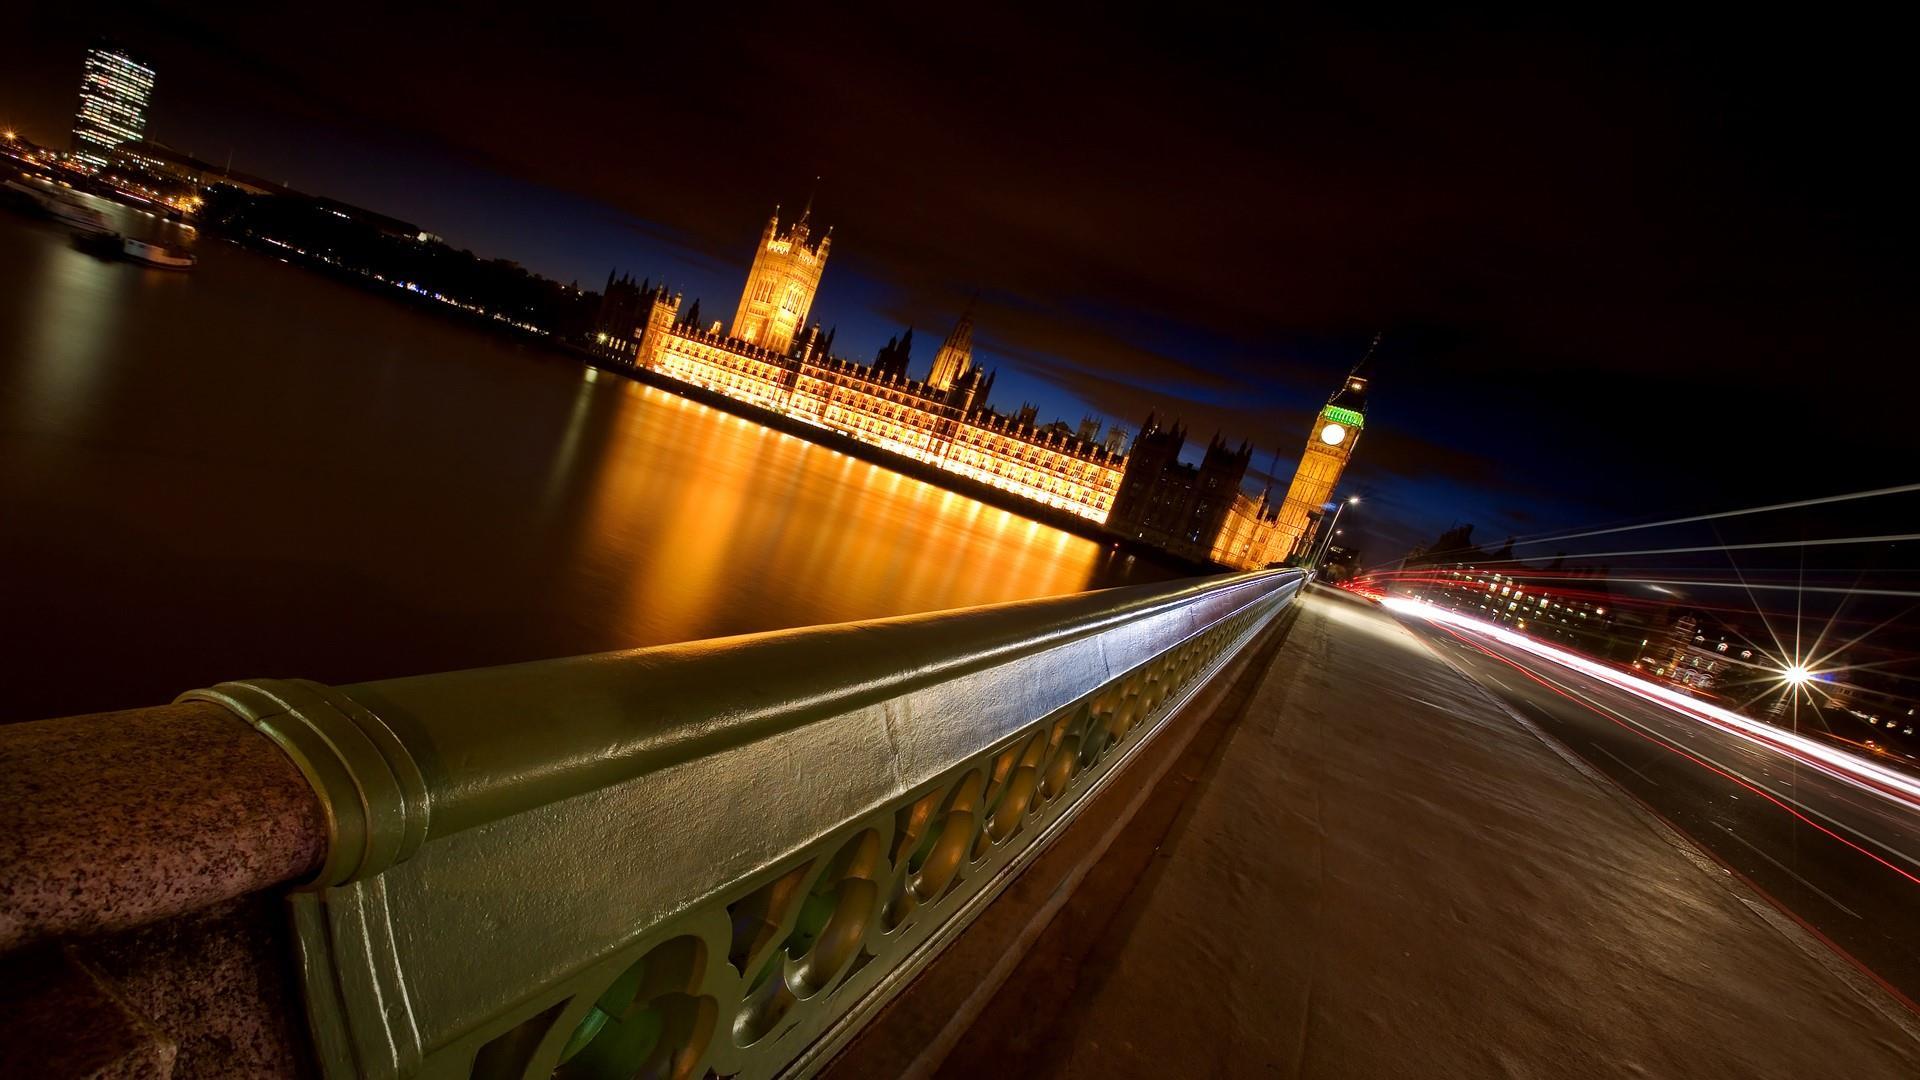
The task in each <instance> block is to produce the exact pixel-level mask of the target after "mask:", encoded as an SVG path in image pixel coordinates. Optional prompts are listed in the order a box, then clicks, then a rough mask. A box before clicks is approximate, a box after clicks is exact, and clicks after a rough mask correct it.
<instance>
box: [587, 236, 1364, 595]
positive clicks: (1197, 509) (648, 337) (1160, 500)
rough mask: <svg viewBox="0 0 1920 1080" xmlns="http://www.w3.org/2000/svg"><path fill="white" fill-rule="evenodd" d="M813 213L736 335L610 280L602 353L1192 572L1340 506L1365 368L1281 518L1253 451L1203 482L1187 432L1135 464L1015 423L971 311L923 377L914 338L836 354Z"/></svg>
mask: <svg viewBox="0 0 1920 1080" xmlns="http://www.w3.org/2000/svg"><path fill="white" fill-rule="evenodd" d="M810 211H811V208H810V207H809V210H808V211H803V212H802V213H801V214H800V216H799V217H798V218H796V219H794V220H793V221H791V222H788V223H786V224H782V223H781V221H780V211H779V209H778V208H777V207H776V208H775V209H774V212H773V215H772V216H771V217H770V218H769V219H768V221H767V224H766V227H765V228H764V229H762V230H761V233H760V242H759V245H758V246H757V247H756V248H755V250H754V256H753V263H752V267H751V268H750V269H749V271H748V273H747V283H746V288H745V289H744V290H743V291H742V292H741V294H740V303H739V305H738V306H737V307H736V309H735V311H734V316H733V322H732V323H731V325H730V326H728V327H727V328H726V329H725V330H724V331H723V330H722V328H721V325H720V323H719V321H718V320H715V321H713V322H711V323H709V324H706V325H702V324H701V320H700V316H699V309H700V305H699V302H698V301H695V302H694V303H693V305H692V306H691V308H689V309H687V310H682V300H683V297H682V296H681V294H679V293H675V292H672V291H670V290H669V289H667V287H665V286H657V287H656V286H652V285H645V286H641V287H635V286H634V285H633V283H632V282H631V280H630V279H626V278H620V279H615V278H612V277H609V279H608V283H607V286H608V287H607V291H606V293H605V294H603V301H602V314H601V319H600V325H601V332H600V333H599V334H597V335H596V337H597V340H598V342H599V344H600V346H601V348H602V349H603V350H604V351H605V352H607V353H608V354H609V355H612V356H617V357H620V358H622V359H623V360H626V361H628V362H630V363H632V364H633V365H635V366H636V367H639V368H643V369H645V370H647V371H650V372H653V373H656V374H658V375H662V376H666V377H668V378H670V379H672V380H674V381H676V382H680V383H684V384H689V385H692V386H697V387H701V388H703V389H705V390H707V391H709V392H712V393H716V394H720V395H723V396H725V397H728V398H732V399H734V400H736V401H740V402H743V403H746V404H748V405H752V406H755V407H758V408H760V409H764V410H766V411H769V412H772V413H777V414H779V415H780V416H784V417H787V418H789V419H792V420H797V421H800V422H802V423H805V424H808V425H811V426H813V427H816V428H820V429H822V430H824V431H828V432H836V433H839V434H841V435H844V436H847V437H849V438H852V439H857V440H859V441H861V442H863V443H867V444H869V445H871V446H875V447H879V448H881V449H883V450H886V451H889V452H891V453H894V454H898V455H901V456H903V457H906V458H910V459H912V460H914V461H918V462H922V463H924V464H926V465H930V466H932V467H934V468H937V469H941V470H944V471H946V472H949V473H953V474H955V475H958V476H961V477H965V478H966V479H969V480H972V481H975V482H977V483H980V484H983V485H986V486H988V487H991V488H995V489H998V490H1001V491H1005V492H1009V493H1011V494H1014V495H1017V496H1019V497H1022V498H1024V499H1027V500H1031V501H1032V502H1035V503H1038V504H1040V505H1043V506H1047V507H1052V508H1054V509H1055V510H1059V511H1064V512H1066V513H1070V514H1073V515H1075V516H1077V517H1079V518H1082V519H1085V520H1086V521H1089V522H1094V523H1101V524H1105V525H1106V526H1107V527H1108V529H1109V530H1110V531H1111V532H1113V533H1115V534H1117V535H1119V536H1123V537H1126V538H1127V539H1130V540H1133V541H1135V542H1138V543H1144V544H1147V545H1149V546H1152V547H1156V548H1159V549H1162V550H1165V551H1168V552H1170V553H1172V554H1174V555H1178V556H1180V557H1182V558H1186V559H1190V560H1193V561H1195V562H1209V561H1210V562H1217V563H1220V564H1223V565H1227V566H1233V567H1239V568H1252V567H1258V566H1265V565H1267V564H1269V563H1272V562H1281V561H1285V560H1286V559H1287V558H1288V557H1289V556H1290V555H1293V554H1295V553H1296V552H1298V551H1300V550H1302V549H1303V547H1304V546H1305V544H1306V541H1307V539H1308V537H1309V535H1310V534H1309V530H1310V528H1311V527H1312V524H1313V522H1314V521H1315V520H1317V514H1316V513H1315V512H1316V511H1317V510H1318V505H1319V504H1318V502H1315V501H1314V500H1316V499H1318V500H1319V501H1324V500H1325V498H1326V496H1327V495H1328V494H1329V493H1330V492H1331V490H1332V486H1333V482H1334V480H1337V479H1338V476H1339V470H1340V468H1341V467H1343V466H1344V465H1345V462H1346V458H1347V456H1348V455H1350V454H1351V453H1352V450H1353V438H1354V437H1357V436H1358V434H1359V428H1360V422H1359V420H1358V419H1357V417H1358V416H1359V411H1360V410H1362V409H1364V407H1365V405H1364V395H1365V388H1366V380H1365V377H1364V376H1363V375H1362V374H1361V372H1360V371H1359V370H1357V369H1356V371H1355V372H1354V374H1353V375H1352V376H1350V377H1349V381H1348V385H1347V386H1346V387H1345V388H1343V389H1342V390H1341V392H1340V393H1339V394H1337V395H1335V400H1336V402H1344V404H1341V405H1340V407H1339V408H1338V409H1336V407H1335V405H1334V404H1331V403H1330V404H1329V406H1328V408H1327V409H1326V410H1323V411H1322V417H1323V421H1324V420H1325V418H1326V417H1328V416H1336V415H1337V416H1338V417H1340V418H1341V423H1342V425H1344V426H1342V427H1341V431H1342V432H1343V433H1346V432H1350V433H1351V434H1343V438H1342V440H1341V441H1339V442H1330V441H1329V440H1328V439H1327V438H1326V437H1325V435H1324V430H1325V429H1324V424H1323V425H1317V426H1316V438H1318V439H1319V440H1320V445H1319V446H1316V445H1315V440H1314V439H1309V441H1308V454H1307V459H1306V460H1305V461H1303V462H1302V465H1301V475H1300V476H1296V477H1295V479H1294V483H1293V487H1292V488H1291V489H1290V490H1289V491H1288V496H1287V499H1286V500H1285V501H1283V502H1282V503H1281V504H1280V505H1278V506H1270V505H1269V500H1268V498H1267V497H1266V496H1264V495H1263V496H1260V497H1259V498H1253V497H1251V496H1248V495H1246V494H1245V493H1244V492H1241V491H1240V490H1239V487H1240V482H1241V480H1242V479H1243V478H1244V476H1245V473H1246V466H1247V460H1248V456H1249V453H1250V451H1249V450H1248V448H1247V447H1245V446H1244V445H1243V446H1241V447H1240V448H1239V449H1238V450H1237V451H1235V450H1229V449H1227V447H1226V446H1225V444H1222V443H1220V442H1219V441H1218V440H1215V442H1214V444H1212V445H1211V446H1210V447H1209V449H1208V451H1207V456H1206V460H1205V462H1204V463H1203V464H1202V466H1200V467H1198V468H1196V467H1194V466H1189V465H1183V464H1181V463H1180V462H1179V461H1178V456H1179V452H1180V449H1181V446H1182V444H1183V441H1184V438H1185V433H1184V432H1183V431H1181V430H1180V429H1179V428H1178V427H1177V426H1172V427H1163V426H1161V425H1158V424H1156V423H1155V422H1154V420H1153V418H1152V417H1149V418H1148V421H1147V424H1146V426H1145V428H1143V429H1142V431H1141V433H1140V436H1139V438H1138V439H1137V440H1135V441H1134V443H1133V447H1132V451H1131V454H1129V448H1128V446H1127V440H1126V436H1125V434H1124V433H1123V432H1121V431H1120V430H1119V429H1117V428H1112V429H1109V431H1108V433H1107V437H1106V438H1105V440H1101V439H1100V438H1099V424H1098V422H1097V421H1095V420H1092V419H1088V420H1085V421H1083V422H1082V423H1081V424H1080V426H1079V427H1078V428H1077V429H1074V428H1069V427H1068V426H1067V425H1066V424H1064V423H1062V422H1058V421H1056V422H1054V423H1051V424H1045V425H1041V424H1038V423H1036V420H1035V416H1034V410H1033V409H1032V407H1030V406H1029V407H1024V408H1022V409H1021V410H1020V413H1019V414H1018V415H1017V416H1014V417H1008V416H1004V415H1002V414H1000V413H998V412H996V411H995V410H994V409H992V408H990V407H989V406H988V404H987V395H988V392H989V391H991V389H992V387H993V376H992V375H991V374H988V373H986V372H985V371H983V370H982V369H981V368H980V367H979V366H977V365H976V364H975V363H974V361H973V320H972V313H971V310H969V311H968V312H966V313H963V314H962V315H961V316H960V318H959V321H958V322H957V323H956V324H955V325H954V328H953V331H952V332H951V333H950V334H948V335H947V339H946V341H945V342H944V343H943V344H942V345H941V346H940V350H939V352H938V353H937V354H935V356H934V361H933V366H932V368H931V370H930V371H929V372H928V374H927V376H926V377H925V378H924V379H915V378H913V377H912V376H911V375H909V374H908V371H907V367H908V363H909V360H910V355H909V354H910V351H911V348H912V337H913V332H912V331H911V330H908V331H907V333H906V335H905V336H904V338H895V339H894V340H892V341H889V342H888V343H887V345H886V346H885V347H883V348H882V349H881V350H880V353H879V355H878V356H877V357H876V358H875V360H874V362H873V363H871V364H862V363H858V362H856V361H852V360H847V359H843V358H841V357H837V356H834V355H833V354H832V347H833V334H832V333H831V332H825V331H823V330H822V329H821V326H820V324H819V323H818V322H813V323H809V322H808V318H807V317H808V315H809V313H810V311H811V309H812V306H813V299H814V295H815V293H816V292H818V290H819V287H820V277H821V273H822V271H823V270H824V269H825V267H826V262H827V255H828V252H829V251H830V249H831V247H832V243H833V235H832V230H831V229H827V230H822V231H820V232H819V233H816V232H815V231H814V227H813V223H812V221H811V212H810ZM1349 417H1352V418H1353V419H1351V420H1349V419H1348V418H1349ZM1330 452H1331V455H1332V456H1331V457H1330V456H1329V453H1330ZM1336 459H1337V460H1336ZM1310 466H1311V469H1310V468H1309V467H1310ZM1309 473H1311V476H1310V477H1309ZM1316 493H1317V494H1316ZM1308 503H1312V505H1311V506H1308V505H1307V504H1308ZM1303 507H1305V509H1302V508H1303Z"/></svg>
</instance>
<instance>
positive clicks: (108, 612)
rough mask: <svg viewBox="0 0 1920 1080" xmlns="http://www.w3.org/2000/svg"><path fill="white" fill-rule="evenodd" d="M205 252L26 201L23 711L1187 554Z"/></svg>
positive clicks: (20, 587) (467, 659) (479, 655)
mask: <svg viewBox="0 0 1920 1080" xmlns="http://www.w3.org/2000/svg"><path fill="white" fill-rule="evenodd" d="M110 213H111V214H112V215H113V216H114V217H115V218H116V219H117V221H118V222H119V223H120V227H121V228H122V229H123V230H127V231H133V232H138V233H142V234H163V235H168V236H169V237H170V238H175V239H187V240H189V241H190V242H191V240H192V238H191V237H188V236H186V234H184V233H181V232H180V231H179V230H178V227H177V226H172V225H168V224H166V223H163V222H158V221H152V220H149V219H146V218H144V217H142V216H140V215H138V214H135V213H134V212H132V211H129V210H127V209H125V208H122V207H113V208H112V209H111V211H110ZM193 246H194V247H195V248H196V250H197V252H198V253H199V255H200V266H199V267H198V268H197V269H196V270H195V271H193V272H192V273H187V274H178V273H168V272H165V271H158V270H146V269H141V268H138V267H135V266H133V265H130V264H125V263H107V262H102V261H99V260H96V259H94V258H92V257H91V256H88V255H85V254H82V253H81V252H79V251H76V250H74V249H73V248H72V247H71V246H70V245H69V244H68V242H67V237H66V233H65V232H64V231H62V230H61V229H59V228H58V227H56V226H54V225H51V224H46V223H41V222H35V221H31V220H28V219H25V218H17V217H13V216H8V215H0V648H4V649H5V653H4V658H3V659H0V671H3V672H4V677H3V678H0V721H8V720H25V719H35V718H41V717H48V716H57V715H64V714H69V713H77V712H85V711H93V710H100V709H110V708H122V707H131V706H137V705H147V704H156V703H160V702H164V701H167V700H170V699H171V698H172V697H173V696H174V695H176V694H177V693H179V692H181V691H183V690H186V689H190V688H193V687H197V686H204V685H209V684H211V683H213V682H217V681H219V680H222V679H229V678H247V677H260V676H298V677H305V678H313V679H319V680H321V681H323V682H332V683H345V682H356V681H360V680H365V679H375V678H384V677H389V676H397V675H409V674H420V673H424V672H429V671H438V670H447V669H452V668H461V667H473V666H480V665H488V664H500V663H508V662H513V661H518V660H530V659H536V658H541V657H551V656H566V655H573V654H578V653H587V652H596V651H600V650H606V649H619V648H629V647H634V646H641V645H651V644H659V643H662V642H669V641H683V640H690V639H695V638H704V637H713V636H718V635H724V634H735V633H745V632H751V631H757V630H769V629H776V628H780V627H787V626H801V625H809V624H814V623H824V622H837V621H842V620H847V619H858V618H868V617H874V616H882V615H895V614H904V613H908V612H917V611H931V610H938V609H942V608H951V607H960V606H965V605H969V604H981V603H988V602H992V601H1000V600H1012V599H1019V598H1024V597H1034V596H1045V595H1052V594H1058V593H1064V592H1073V591H1077V590H1082V589H1088V588H1096V587H1102V586H1106V585H1115V584H1125V583H1127V582H1128V581H1141V580H1154V579H1158V578H1162V577H1165V576H1166V574H1165V572H1164V571H1162V570H1160V569H1158V568H1156V567H1152V566H1149V565H1146V564H1144V563H1136V562H1135V561H1133V560H1131V559H1129V558H1127V557H1126V556H1124V555H1117V554H1115V553H1113V552H1111V551H1110V550H1109V549H1107V548H1105V547H1103V546H1101V545H1099V544H1096V543H1094V542H1092V541H1089V540H1085V539H1082V538H1079V537H1075V536H1072V535H1069V534H1067V533H1063V532H1060V531H1058V530H1056V529H1052V528H1049V527H1047V526H1044V525H1040V524H1037V523H1034V522H1031V521H1028V520H1026V519H1024V518H1021V517H1018V516H1016V515H1013V514H1009V513H1007V512H1005V511H1002V510H998V509H995V508H992V507H989V506H985V505H982V504H980V503H977V502H974V501H972V500H971V499H968V498H965V497H963V496H960V495H955V494H952V493H949V492H946V491H943V490H941V489H939V488H936V487H932V486H929V485H927V484H924V483H921V482H919V481H916V480H911V479H908V478H906V477H902V476H900V475H898V474H895V473H892V472H889V471H887V470H885V469H882V468H878V467H876V466H873V465H869V464H866V463H864V462H860V461H857V460H854V459H852V458H849V457H846V456H844V455H841V454H838V453H835V452H834V451H832V450H829V449H826V448H824V447H820V446H815V445H812V444H810V443H807V442H805V441H803V440H800V439H796V438H793V437H791V436H787V435H783V434H779V433H776V432H772V431H768V430H766V429H764V428H761V427H758V426H756V425H754V424H752V423H749V422H747V421H744V420H740V419H738V418H735V417H733V416H730V415H728V414H725V413H721V412H717V411H715V410H712V409H709V408H707V407H705V406H702V405H698V404H694V403H692V402H689V401H686V400H684V399H681V398H679V397H676V396H674V395H672V394H668V393H665V392H662V391H659V390H654V389H651V388H648V387H644V386H640V385H638V384H635V383H632V382H630V381H628V380H626V379H622V378H619V377H616V376H613V375H609V374H606V373H601V372H595V371H593V370H591V369H588V368H585V367H583V366H582V365H581V364H580V363H579V362H577V361H575V360H573V359H570V358H568V357H565V356H562V355H558V354H555V353H553V352H550V351H548V350H545V349H542V348H539V347H536V346H525V345H519V344H516V343H514V342H512V341H508V340H504V339H502V338H499V337H496V336H494V335H492V334H490V333H488V332H485V331H484V330H481V329H479V328H476V327H472V326H469V325H466V324H464V323H461V322H458V321H455V320H452V319H448V318H444V317H441V316H439V315H437V314H435V313H432V312H425V311H421V310H418V309H416V308H414V307H412V306H410V305H408V304H406V303H401V302H396V301H395V300H392V299H389V298H387V297H385V296H382V295H378V294H375V293H372V292H369V291H367V290H364V289H361V288H358V287H355V286H353V285H350V284H344V283H341V282H336V281H333V280H331V279H328V278H325V277H322V276H320V275H317V274H314V273H311V272H309V271H306V270H303V269H301V268H298V267H294V266H289V265H285V264H283V263H281V262H279V261H278V260H276V259H273V258H270V257H267V256H262V255H259V254H257V253H254V252H250V251H245V250H242V249H239V248H237V247H234V246H232V245H230V244H227V243H225V242H221V241H216V240H211V239H205V240H201V241H199V242H197V243H193Z"/></svg>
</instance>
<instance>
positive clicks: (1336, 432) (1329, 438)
mask: <svg viewBox="0 0 1920 1080" xmlns="http://www.w3.org/2000/svg"><path fill="white" fill-rule="evenodd" d="M1320 441H1321V442H1323V443H1326V444H1327V445H1328V446H1339V445H1340V444H1341V443H1343V442H1346V441H1347V429H1346V428H1343V427H1341V426H1340V425H1339V424H1328V425H1327V426H1326V427H1323V428H1321V429H1320Z"/></svg>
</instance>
